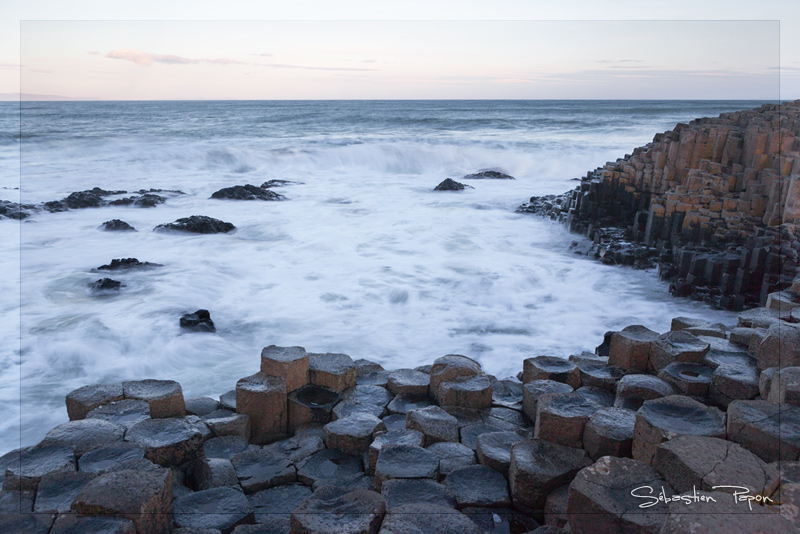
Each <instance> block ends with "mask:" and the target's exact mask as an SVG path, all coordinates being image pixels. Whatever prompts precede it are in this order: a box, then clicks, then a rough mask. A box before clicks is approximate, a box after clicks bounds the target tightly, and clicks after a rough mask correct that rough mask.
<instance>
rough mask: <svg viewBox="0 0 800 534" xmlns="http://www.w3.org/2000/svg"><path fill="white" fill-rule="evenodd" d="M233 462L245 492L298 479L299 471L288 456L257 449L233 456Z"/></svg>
mask: <svg viewBox="0 0 800 534" xmlns="http://www.w3.org/2000/svg"><path fill="white" fill-rule="evenodd" d="M230 461H231V464H233V468H234V470H235V471H236V476H238V477H239V484H240V485H241V486H242V489H243V490H244V491H245V493H253V492H256V491H259V490H263V489H267V488H271V487H274V486H280V485H281V484H286V483H289V482H294V481H296V480H297V471H296V470H295V467H294V466H293V465H292V463H291V462H290V461H289V459H288V458H287V457H286V456H283V455H281V454H276V453H275V452H274V451H271V450H264V449H255V450H249V451H244V452H240V453H239V454H236V455H234V456H232V457H231V460H230Z"/></svg>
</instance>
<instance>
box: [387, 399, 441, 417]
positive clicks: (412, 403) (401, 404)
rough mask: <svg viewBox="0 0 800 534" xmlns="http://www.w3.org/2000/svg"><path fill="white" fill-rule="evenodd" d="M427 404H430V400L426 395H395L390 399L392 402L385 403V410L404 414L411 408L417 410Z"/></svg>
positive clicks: (425, 406)
mask: <svg viewBox="0 0 800 534" xmlns="http://www.w3.org/2000/svg"><path fill="white" fill-rule="evenodd" d="M428 406H431V401H430V400H428V398H427V397H418V396H416V395H414V396H409V395H397V396H395V398H393V399H392V402H390V403H389V404H387V405H386V410H387V411H388V412H389V413H390V414H402V415H405V414H407V413H408V412H410V411H411V410H419V409H420V408H427V407H428Z"/></svg>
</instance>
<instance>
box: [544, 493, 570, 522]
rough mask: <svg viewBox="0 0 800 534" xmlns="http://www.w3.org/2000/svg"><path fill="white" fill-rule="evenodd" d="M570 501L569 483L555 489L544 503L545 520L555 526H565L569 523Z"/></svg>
mask: <svg viewBox="0 0 800 534" xmlns="http://www.w3.org/2000/svg"><path fill="white" fill-rule="evenodd" d="M568 502H569V484H564V485H563V486H561V487H559V488H557V489H555V490H553V491H552V492H551V493H550V495H548V496H547V500H546V501H545V503H544V522H545V523H547V524H548V525H550V526H553V527H558V528H562V527H565V526H566V525H567V503H568Z"/></svg>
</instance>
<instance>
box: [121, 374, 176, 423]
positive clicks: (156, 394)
mask: <svg viewBox="0 0 800 534" xmlns="http://www.w3.org/2000/svg"><path fill="white" fill-rule="evenodd" d="M122 390H123V393H124V394H125V398H126V399H140V400H143V401H147V403H148V404H149V405H150V417H152V418H153V419H161V418H164V417H183V416H184V415H186V404H185V403H184V401H183V390H182V389H181V385H180V384H178V383H177V382H175V381H174V380H153V379H147V380H134V381H131V382H123V383H122Z"/></svg>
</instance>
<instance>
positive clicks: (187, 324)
mask: <svg viewBox="0 0 800 534" xmlns="http://www.w3.org/2000/svg"><path fill="white" fill-rule="evenodd" d="M180 326H181V328H186V329H187V330H191V331H192V332H216V331H217V328H216V327H215V326H214V321H212V320H211V314H210V313H208V310H197V311H196V312H194V313H186V314H184V315H181V318H180Z"/></svg>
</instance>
